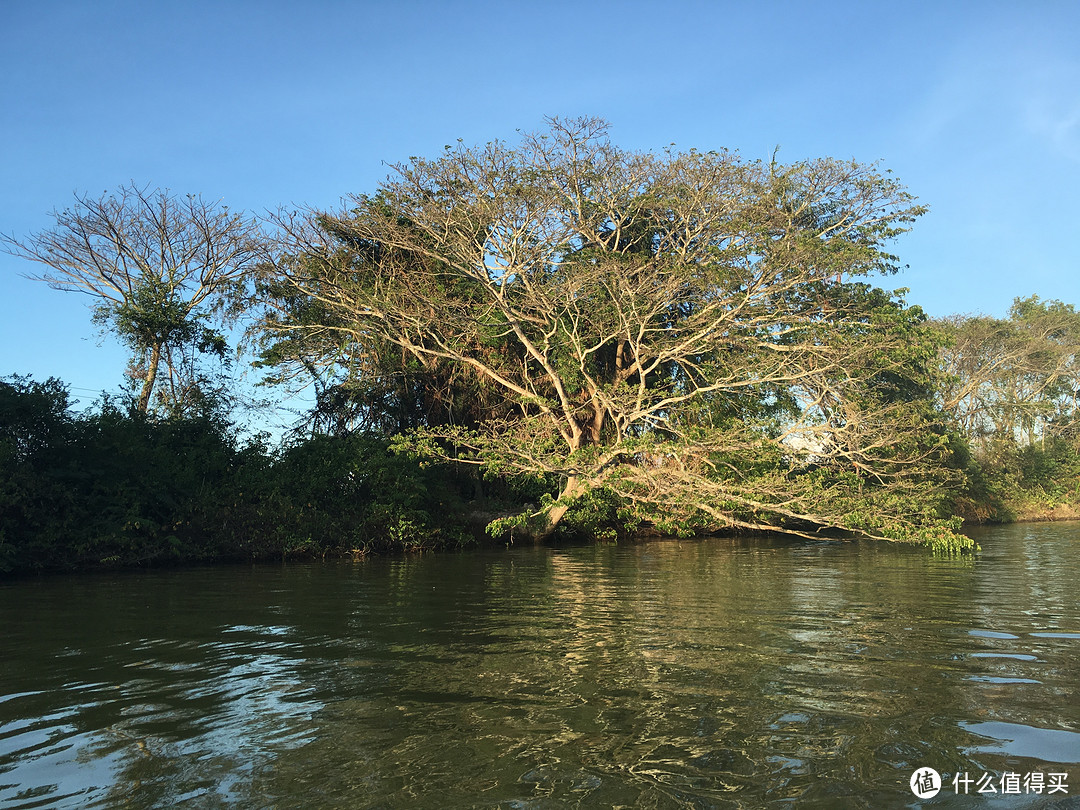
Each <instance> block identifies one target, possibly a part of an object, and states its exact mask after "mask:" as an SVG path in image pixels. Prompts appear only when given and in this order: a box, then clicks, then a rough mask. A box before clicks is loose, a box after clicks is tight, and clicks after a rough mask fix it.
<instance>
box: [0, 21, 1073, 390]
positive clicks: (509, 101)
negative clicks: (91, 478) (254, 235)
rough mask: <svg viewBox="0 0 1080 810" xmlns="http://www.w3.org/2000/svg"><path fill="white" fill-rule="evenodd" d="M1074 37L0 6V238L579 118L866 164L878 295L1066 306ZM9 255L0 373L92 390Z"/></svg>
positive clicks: (70, 314) (326, 183) (87, 358)
mask: <svg viewBox="0 0 1080 810" xmlns="http://www.w3.org/2000/svg"><path fill="white" fill-rule="evenodd" d="M1078 43H1080V3H1077V2H1039V1H1038V0H1028V1H1027V2H986V1H984V2H927V3H920V2H905V3H879V2H869V1H865V2H823V3H808V2H807V3H780V2H757V3H749V2H746V3H723V2H680V1H679V0H666V1H665V2H623V3H611V2H608V3H590V2H582V0H578V1H577V2H568V3H561V2H544V3H524V2H501V3H494V2H493V3H485V2H434V1H432V2H396V3H389V2H387V3H375V2H366V3H365V2H325V1H324V2H320V1H319V0H308V2H303V3H300V2H295V3H283V2H282V3H276V2H254V1H251V2H243V1H241V2H180V1H179V0H178V2H170V3H156V2H153V3H147V2H116V1H114V0H93V1H92V0H86V1H85V2H56V1H55V0H52V1H50V0H0V146H2V148H3V152H2V155H3V159H2V162H0V231H3V232H4V233H8V234H15V235H16V236H20V237H21V236H25V235H26V234H27V233H28V232H29V231H32V230H40V229H43V228H48V227H49V226H50V224H51V219H50V217H49V213H50V212H51V211H52V210H53V209H54V208H63V207H66V206H68V205H69V204H70V203H71V201H72V193H73V191H79V192H84V193H85V192H89V193H91V194H93V195H95V196H96V195H97V194H100V193H101V192H104V191H106V190H112V189H115V188H116V187H117V186H118V185H120V184H122V183H126V182H128V181H131V180H134V181H135V182H137V183H139V184H151V185H153V186H159V187H167V188H169V189H171V190H173V191H175V192H178V193H188V192H193V193H200V194H202V195H203V196H204V197H208V198H212V199H218V198H221V199H223V200H224V201H225V202H227V203H228V204H229V205H230V207H232V208H234V209H239V208H244V209H249V210H253V211H263V210H265V209H273V208H277V207H278V206H281V205H286V206H287V205H290V204H312V205H317V206H325V207H331V206H334V205H335V204H336V203H337V201H338V200H339V198H340V197H342V196H343V195H345V194H347V193H350V192H365V191H371V190H373V189H374V188H375V186H376V184H377V183H378V181H379V180H380V179H381V178H382V177H384V176H385V175H386V173H387V167H386V165H384V163H383V162H384V161H386V162H395V161H398V160H402V159H405V158H407V157H408V156H409V155H429V156H433V155H436V154H439V153H440V152H441V150H442V147H443V145H444V144H447V143H453V142H454V139H456V138H462V139H464V140H465V141H466V142H470V143H472V142H483V141H486V140H489V139H492V138H506V139H512V138H513V137H514V130H515V129H517V128H523V129H531V128H536V127H539V126H541V125H542V124H543V118H544V116H545V115H579V114H589V115H599V116H602V117H604V118H607V119H608V120H609V121H610V122H611V124H612V127H613V129H612V137H613V139H614V140H615V141H616V142H617V143H619V144H620V145H622V146H625V147H630V148H642V149H649V148H660V147H663V146H665V145H667V144H669V143H672V142H674V143H675V144H676V145H677V146H678V147H680V148H690V147H696V148H699V149H712V148H718V147H729V148H732V149H737V150H739V151H740V152H741V153H742V154H743V156H744V157H747V158H768V157H769V156H770V155H771V154H772V151H773V149H774V148H775V147H776V146H779V147H780V157H781V159H783V160H786V161H793V160H797V159H800V158H805V157H819V156H832V157H837V158H855V159H857V160H859V161H866V162H870V161H878V160H880V161H881V162H882V164H883V165H884V166H885V167H887V168H890V169H892V170H893V171H894V172H895V174H896V175H897V176H899V177H900V179H901V180H902V181H903V182H904V183H906V184H907V186H908V187H909V189H910V190H911V191H912V192H913V193H914V194H916V195H917V196H918V197H919V198H920V200H921V201H922V202H924V203H926V204H928V205H929V206H930V208H931V212H930V214H928V215H927V216H926V217H924V218H923V219H922V220H921V221H920V222H918V223H917V224H916V225H915V228H914V230H913V232H912V233H910V234H908V235H906V236H905V237H904V238H902V239H901V240H900V241H899V242H898V243H897V244H896V245H895V249H896V250H895V252H897V253H898V254H899V255H900V256H901V258H902V260H903V261H904V262H905V263H907V264H909V265H910V270H908V271H906V272H904V273H903V274H902V275H900V276H898V277H895V278H891V279H885V280H884V282H883V284H885V285H886V286H890V287H897V286H906V287H909V288H910V289H911V293H910V295H909V301H910V302H912V303H917V304H921V305H922V306H923V307H924V308H925V309H926V310H927V311H928V312H929V313H930V314H931V315H946V314H950V313H969V312H984V313H987V314H992V315H1003V314H1004V313H1005V312H1006V310H1007V309H1008V307H1009V305H1010V304H1011V302H1012V299H1013V298H1014V297H1016V296H1020V295H1030V294H1038V295H1040V296H1042V297H1043V298H1057V299H1060V300H1063V301H1066V302H1068V303H1072V304H1080V263H1078V260H1077V259H1078V253H1080V249H1078V238H1080V216H1078V214H1080V204H1078V202H1077V193H1076V191H1077V189H1078V188H1080V44H1078ZM35 270H36V268H35V266H33V265H31V264H29V263H27V262H24V261H22V260H19V259H16V258H14V257H11V256H8V255H6V254H0V330H2V331H0V337H2V340H0V376H5V375H7V374H11V373H30V374H33V375H34V376H35V377H37V378H39V379H44V378H45V377H47V376H50V375H55V376H59V377H60V378H61V379H63V380H64V381H66V382H67V383H69V384H70V385H71V386H73V388H74V392H75V393H76V394H78V395H84V394H88V393H91V392H95V391H100V390H102V389H115V388H116V387H117V385H118V383H119V381H120V379H121V376H122V373H123V369H124V365H125V356H124V352H123V350H122V349H121V348H120V347H119V346H118V345H116V344H115V342H113V341H111V340H109V339H107V338H106V339H105V340H104V341H99V339H98V337H97V336H96V333H95V329H94V327H93V326H92V324H91V322H90V313H89V310H88V308H87V304H88V299H86V298H85V297H82V296H79V295H76V294H71V293H62V292H56V291H53V290H50V289H49V288H47V287H46V286H45V285H44V284H41V283H40V282H35V281H31V280H28V279H26V278H24V277H23V274H25V273H29V272H34V271H35ZM92 398H93V397H92V396H89V397H88V398H87V399H86V400H84V401H86V402H89V400H90V399H92Z"/></svg>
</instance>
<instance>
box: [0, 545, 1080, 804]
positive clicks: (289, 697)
mask: <svg viewBox="0 0 1080 810" xmlns="http://www.w3.org/2000/svg"><path fill="white" fill-rule="evenodd" d="M979 540H980V542H981V543H982V545H983V553H982V555H981V557H980V558H979V559H977V560H976V561H974V562H970V561H968V562H955V561H948V560H941V559H935V558H933V557H931V556H929V555H928V554H925V553H923V552H920V551H917V550H913V549H908V548H896V547H890V546H885V545H881V544H839V543H821V544H810V545H808V544H804V543H785V542H775V541H769V540H738V541H730V540H703V541H696V542H681V543H679V542H673V541H663V542H654V543H647V544H643V545H635V546H618V547H586V548H568V549H536V548H517V549H510V550H508V551H485V552H476V553H466V554H459V555H431V556H423V557H415V558H407V559H372V560H366V561H362V562H360V563H356V564H345V563H343V564H324V565H323V564H312V565H307V564H305V565H288V566H285V567H267V566H263V567H256V568H247V567H241V568H215V569H199V570H183V571H163V572H149V573H126V574H122V575H108V576H79V577H56V578H47V579H41V580H26V581H19V582H14V583H6V584H2V585H0V808H16V807H19V808H31V807H41V808H53V807H87V806H92V807H125V808H128V807H130V808H150V807H154V808H166V807H173V806H179V807H192V808H204V807H205V808H212V807H268V808H269V807H276V808H293V807H295V808H323V807H327V808H329V807H334V808H337V807H342V808H346V807H431V808H437V807H473V806H476V807H505V808H540V807H616V806H623V807H644V808H667V807H745V808H755V807H800V808H801V807H830V808H832V807H873V808H881V807H906V806H918V804H919V802H918V800H917V799H916V798H915V796H914V795H913V794H912V792H911V790H910V789H909V786H908V783H909V777H910V776H911V774H912V771H913V770H914V769H915V768H916V767H920V766H929V767H933V768H935V769H937V770H938V771H940V772H942V773H943V774H945V781H946V785H945V787H944V788H943V789H942V791H941V793H940V794H939V795H938V796H937V798H936V799H934V800H933V803H934V804H937V805H941V806H965V807H966V806H971V807H975V806H978V807H995V806H1001V807H1014V806H1040V807H1041V806H1074V805H1073V802H1075V801H1076V797H1077V796H1078V795H1080V603H1078V596H1077V593H1078V584H1080V525H1078V524H1057V525H1042V526H1020V527H1011V528H1007V529H1004V530H995V531H992V532H986V533H984V534H983V535H981V536H980V537H979ZM962 772H966V773H968V774H970V777H971V778H972V779H973V780H974V779H976V778H978V777H980V776H981V775H982V774H991V775H992V777H993V779H994V784H995V786H996V787H997V788H998V790H999V793H998V794H997V795H996V796H993V797H990V796H988V795H987V794H983V795H982V796H976V795H974V794H975V791H976V790H977V785H976V784H972V785H971V786H970V787H969V791H970V792H971V794H972V795H970V796H969V797H968V798H967V799H965V798H963V797H957V796H956V795H955V790H954V787H953V785H952V784H951V779H952V775H953V774H954V773H962ZM1013 772H1015V773H1017V774H1019V775H1020V776H1024V775H1027V774H1031V773H1035V772H1038V773H1043V774H1047V775H1048V774H1050V773H1052V772H1056V773H1065V774H1067V775H1068V776H1067V777H1065V778H1064V780H1063V781H1064V782H1065V784H1066V785H1067V790H1068V792H1067V793H1062V792H1061V791H1060V790H1058V791H1056V792H1055V794H1054V795H1052V796H1051V795H1049V793H1048V788H1047V789H1044V790H1043V793H1042V794H1035V793H1031V792H1029V793H1028V794H1027V795H1026V796H1025V795H1023V794H1020V795H1011V794H1010V795H1002V794H1001V793H1000V791H1001V789H1002V784H1001V781H1000V780H1001V777H1003V776H1004V775H1005V774H1007V773H1013ZM1046 778H1047V781H1048V782H1049V777H1048V776H1047V777H1046ZM1055 780H1056V781H1061V777H1055ZM1021 789H1022V788H1021ZM1062 802H1064V804H1062Z"/></svg>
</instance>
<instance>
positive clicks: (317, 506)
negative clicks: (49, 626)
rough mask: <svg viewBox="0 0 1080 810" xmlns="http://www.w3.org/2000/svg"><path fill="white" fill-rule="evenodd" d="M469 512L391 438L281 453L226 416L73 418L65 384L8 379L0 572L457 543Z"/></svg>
mask: <svg viewBox="0 0 1080 810" xmlns="http://www.w3.org/2000/svg"><path fill="white" fill-rule="evenodd" d="M460 512H461V509H460V508H458V497H457V495H456V494H455V491H454V488H453V486H452V485H450V483H448V481H447V479H446V477H445V475H443V474H442V472H441V471H440V470H439V469H437V468H427V469H424V468H421V466H420V465H419V464H418V463H417V462H416V461H415V460H413V459H410V458H409V457H407V456H402V455H396V454H394V453H392V452H391V451H390V449H389V446H388V443H387V442H386V441H385V440H384V439H381V438H379V437H374V436H370V435H364V434H353V435H344V436H339V437H329V436H315V437H313V438H310V439H308V440H306V441H301V442H296V443H293V444H292V445H290V446H288V447H286V448H284V449H282V450H280V451H278V452H273V451H271V450H270V448H268V447H267V446H266V444H265V442H264V441H262V440H261V439H255V440H249V441H246V442H241V441H239V439H238V437H237V433H236V431H235V429H234V428H233V426H232V425H231V424H230V423H229V422H228V421H227V420H224V419H222V418H219V417H215V416H213V415H202V416H195V417H186V418H175V419H155V418H153V417H149V416H146V415H144V414H141V413H139V412H138V411H136V410H128V409H125V408H121V407H118V406H117V405H115V404H114V403H110V402H106V403H105V404H104V405H103V406H102V407H100V408H98V409H97V410H96V411H94V412H91V413H86V414H83V415H74V414H72V413H71V410H70V407H69V401H68V395H67V391H66V389H65V388H64V386H63V385H62V384H61V383H59V382H58V381H57V380H55V379H50V380H48V381H46V382H44V383H38V382H34V381H31V380H29V379H26V378H17V377H16V378H9V379H8V380H6V381H0V572H12V571H33V570H45V569H64V568H83V567H90V566H98V565H148V564H167V563H173V562H187V561H203V560H211V559H241V558H242V559H259V558H267V557H271V556H287V555H296V554H309V555H310V554H319V555H325V554H327V553H336V552H353V553H363V552H366V551H370V550H393V549H402V550H407V549H421V548H432V547H437V546H446V545H457V544H460V543H463V542H465V541H466V538H467V535H466V534H465V532H464V531H463V530H462V529H461V527H460V521H458V520H457V519H456V518H455V517H454V516H455V515H459V514H460Z"/></svg>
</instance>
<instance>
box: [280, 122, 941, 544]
mask: <svg viewBox="0 0 1080 810" xmlns="http://www.w3.org/2000/svg"><path fill="white" fill-rule="evenodd" d="M607 129H608V128H607V125H606V124H605V123H604V122H603V121H600V120H597V119H587V118H583V119H574V120H561V119H552V120H551V121H550V126H549V128H548V129H547V130H546V131H543V132H538V133H533V134H525V135H523V136H522V138H521V141H520V143H519V144H518V145H516V146H511V145H508V144H506V143H502V142H491V143H488V144H486V145H484V146H482V147H475V148H474V147H468V146H464V145H459V146H456V147H453V146H448V147H447V148H446V150H445V152H444V154H442V155H440V156H439V157H436V158H433V159H424V158H412V159H410V161H409V162H408V163H405V164H401V165H398V166H396V167H395V174H394V175H393V176H392V177H391V178H389V179H387V180H386V181H385V182H384V183H383V184H382V185H381V187H380V188H379V189H378V191H377V192H376V193H374V194H372V195H363V196H357V197H354V198H352V199H351V200H350V205H349V206H348V207H347V208H346V209H345V210H342V211H338V212H320V211H308V212H301V213H299V214H293V215H282V216H279V217H278V225H279V228H280V233H281V246H280V248H279V250H278V252H277V256H276V259H275V260H274V261H273V262H272V263H271V264H269V265H267V266H265V267H264V268H263V284H264V287H263V289H264V291H265V292H266V293H267V298H266V302H265V303H266V304H267V315H266V318H265V320H264V328H265V330H266V334H267V335H268V336H269V337H266V338H264V340H265V344H266V345H267V346H268V347H269V349H268V356H270V357H274V358H275V359H276V360H277V361H278V362H285V361H287V360H290V359H291V361H292V362H294V363H297V362H301V361H302V362H303V363H304V364H306V365H308V366H309V367H310V366H314V365H317V364H319V363H323V364H329V365H338V366H339V367H340V366H341V365H344V366H345V367H347V368H349V369H351V372H350V374H349V375H347V376H346V377H344V378H343V379H344V380H345V381H346V382H347V381H348V380H350V379H351V380H353V381H359V380H368V381H370V380H371V379H372V378H373V377H375V378H378V377H379V375H384V376H385V374H386V372H387V371H388V370H396V371H395V373H397V374H400V375H402V376H404V377H407V376H408V375H409V374H412V375H413V377H414V378H415V376H416V375H429V378H438V379H440V380H442V381H443V383H445V385H446V386H447V390H459V391H460V390H461V386H463V385H466V384H467V385H469V386H472V390H475V391H477V392H482V394H478V396H480V397H481V398H482V402H483V407H482V408H481V409H480V412H479V413H476V412H474V413H473V414H471V415H470V416H469V417H468V418H457V414H460V413H462V412H463V411H462V410H461V408H460V406H459V407H458V408H457V409H456V410H455V409H454V408H453V407H451V408H449V409H448V410H447V411H446V412H445V413H444V416H443V418H440V419H429V420H424V421H423V422H422V423H421V424H414V425H412V426H411V427H412V429H411V430H410V431H409V432H407V433H406V434H405V438H404V440H403V442H402V446H403V447H406V448H407V449H410V450H412V451H414V452H418V453H421V454H425V455H427V456H429V457H432V458H437V459H444V460H453V461H455V462H458V463H462V464H470V465H477V466H480V467H483V468H485V469H487V470H489V471H495V472H499V473H502V474H529V475H543V476H550V477H555V478H557V479H558V480H559V481H561V484H560V488H559V493H558V497H557V498H554V499H551V500H550V501H547V502H545V503H544V504H542V505H541V507H540V509H539V511H537V512H536V513H534V514H532V515H531V516H530V520H531V525H532V526H533V528H534V530H535V531H536V532H537V533H538V534H541V535H543V534H545V533H546V532H549V531H550V530H551V529H552V528H553V527H554V526H555V525H556V524H557V523H558V522H559V520H560V519H561V518H562V516H563V514H564V513H565V511H566V509H567V508H568V506H569V505H570V504H572V503H573V501H574V500H575V499H578V498H580V497H582V496H583V495H585V494H586V493H588V492H591V491H597V490H601V489H602V490H604V491H607V492H609V493H613V494H614V495H615V496H616V497H618V498H620V499H621V501H622V502H623V503H624V504H625V505H626V509H627V512H626V515H627V519H629V520H636V521H641V520H646V521H650V522H652V523H655V524H657V525H658V526H660V527H661V528H662V529H665V530H672V531H685V530H690V529H717V528H722V527H746V528H755V529H758V528H770V529H781V530H783V531H789V532H794V533H798V534H811V533H815V532H818V531H821V530H823V529H845V530H851V531H856V532H861V533H864V534H868V535H872V536H879V537H881V536H886V537H909V536H913V535H915V534H917V533H919V532H921V531H926V530H928V529H929V528H930V527H932V526H934V525H935V524H936V523H938V522H939V520H940V517H941V516H940V514H939V504H940V498H941V494H942V492H943V488H944V487H945V485H946V484H947V483H948V479H949V477H950V475H951V473H950V472H949V468H948V465H947V464H945V463H944V462H945V459H946V458H947V455H948V448H947V441H946V435H945V434H946V430H945V428H944V426H943V423H942V418H941V412H940V411H939V410H938V409H937V408H936V406H935V403H934V391H933V387H932V381H931V379H930V374H931V369H932V366H933V365H934V363H935V362H936V359H937V344H936V343H935V342H934V339H933V336H932V335H931V333H930V332H929V330H928V329H927V327H926V324H925V320H926V319H925V317H924V316H923V314H922V313H921V311H920V310H919V309H918V308H917V307H908V306H906V305H905V304H904V302H903V300H902V299H901V298H899V297H898V296H897V295H896V294H892V293H888V292H885V291H883V290H880V289H876V288H874V287H873V286H871V285H870V284H869V283H868V282H867V281H866V280H865V279H868V278H869V277H872V276H879V275H883V274H884V275H887V274H890V273H893V272H895V271H896V270H897V268H898V259H897V257H896V256H894V255H893V254H892V253H890V252H889V251H888V247H889V245H890V243H891V241H892V240H893V239H894V238H895V237H896V236H898V235H900V234H901V233H902V232H903V231H904V230H906V228H907V227H909V225H910V224H911V223H912V222H913V221H914V220H915V218H916V217H918V216H919V215H920V214H921V213H922V212H923V210H924V209H923V208H922V207H921V206H920V205H918V204H917V202H916V201H915V200H914V198H913V197H911V195H910V194H908V193H907V191H906V190H905V189H904V188H903V187H902V186H901V185H900V184H899V183H898V182H897V181H896V180H895V179H893V178H891V177H890V176H889V175H888V173H887V172H882V171H881V170H880V169H879V168H878V167H876V166H873V165H870V166H867V165H861V164H857V163H853V162H842V161H837V160H831V159H820V160H812V161H805V162H798V163H794V164H781V163H779V162H777V161H776V160H773V161H772V162H762V161H746V160H743V159H742V158H740V157H739V156H738V155H737V154H734V153H731V152H727V151H715V152H698V151H693V150H691V151H687V152H678V151H674V150H668V151H664V152H661V153H652V152H632V151H627V150H623V149H620V148H619V147H617V146H616V145H614V144H613V143H612V142H611V141H610V139H609V138H608V133H607ZM454 386H458V387H457V388H456V389H455V388H454ZM450 399H451V400H453V397H450Z"/></svg>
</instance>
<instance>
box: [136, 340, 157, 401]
mask: <svg viewBox="0 0 1080 810" xmlns="http://www.w3.org/2000/svg"><path fill="white" fill-rule="evenodd" d="M160 364H161V345H160V344H158V343H155V344H154V346H153V347H152V348H151V349H150V363H149V367H148V368H147V369H146V379H145V380H143V387H142V391H141V392H140V393H139V405H138V408H139V413H147V412H148V411H149V410H150V395H151V394H152V393H153V392H154V382H155V381H156V380H157V372H158V366H159V365H160Z"/></svg>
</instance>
